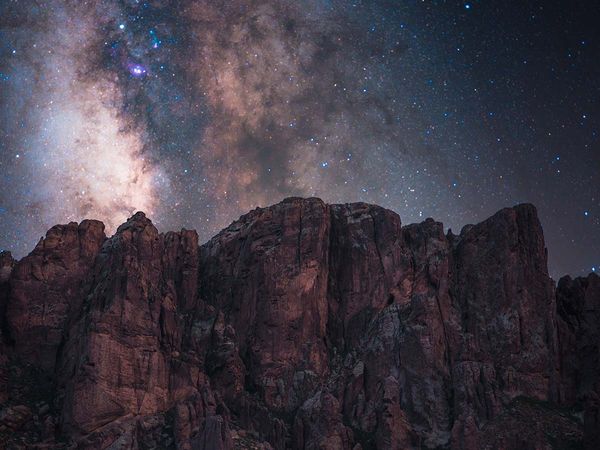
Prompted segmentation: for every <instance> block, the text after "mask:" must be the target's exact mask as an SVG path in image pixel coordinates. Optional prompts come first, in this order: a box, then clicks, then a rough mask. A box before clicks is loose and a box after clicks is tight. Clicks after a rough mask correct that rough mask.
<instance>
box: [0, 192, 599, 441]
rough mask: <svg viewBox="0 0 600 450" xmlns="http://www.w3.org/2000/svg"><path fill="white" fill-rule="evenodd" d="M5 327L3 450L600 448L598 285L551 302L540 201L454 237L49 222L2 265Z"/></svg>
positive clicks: (582, 281) (389, 227) (305, 207)
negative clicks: (204, 234)
mask: <svg viewBox="0 0 600 450" xmlns="http://www.w3.org/2000/svg"><path fill="white" fill-rule="evenodd" d="M0 332H1V338H2V339H1V343H0V405H1V407H0V445H3V446H4V447H8V448H26V447H27V446H28V445H29V446H30V447H32V448H90V449H105V448H111V449H142V448H143V449H146V448H157V449H158V448H160V449H170V448H172V449H175V448H177V449H223V450H225V449H232V448H252V449H283V448H295V449H338V448H339V449H353V450H358V449H363V450H366V449H370V448H381V449H384V448H385V449H388V448H389V449H400V448H446V449H479V448H500V449H520V448H532V449H542V448H544V449H546V448H582V447H583V446H585V447H586V448H590V449H591V448H598V446H599V445H600V435H599V433H598V430H599V429H600V349H599V343H600V278H599V277H597V276H595V275H590V276H589V277H588V278H578V279H575V280H573V279H571V278H569V277H566V278H564V279H562V280H561V281H560V282H559V284H558V287H557V288H556V289H555V287H554V282H553V281H552V280H551V279H550V277H549V276H548V272H547V262H546V250H545V246H544V239H543V233H542V228H541V225H540V223H539V221H538V219H537V215H536V211H535V208H534V207H533V206H531V205H518V206H516V207H514V208H507V209H504V210H502V211H500V212H498V213H497V214H495V215H494V216H493V217H491V218H489V219H488V220H486V221H484V222H482V223H480V224H478V225H469V226H466V227H465V228H464V229H463V230H462V231H461V233H460V234H459V235H453V234H452V233H450V232H449V233H447V234H445V233H444V229H443V225H442V224H441V223H439V222H435V221H433V220H432V219H427V220H426V221H425V222H422V223H420V224H413V225H408V226H404V227H403V226H402V225H401V222H400V218H399V217H398V215H396V214H395V213H393V212H391V211H389V210H385V209H383V208H380V207H377V206H373V205H367V204H362V203H357V204H346V205H327V204H325V203H323V202H322V201H321V200H319V199H300V198H290V199H286V200H284V201H283V202H282V203H280V204H277V205H274V206H272V207H269V208H263V209H256V210H254V211H251V212H250V213H248V214H246V215H245V216H243V217H241V218H240V219H239V220H238V221H236V222H234V223H232V224H231V225H230V226H229V227H228V228H226V229H225V230H223V231H222V232H221V233H219V234H218V235H217V236H215V237H214V238H213V239H211V240H210V241H209V242H207V243H206V244H204V245H202V246H199V245H198V238H197V235H196V233H195V232H193V231H187V230H182V231H181V232H178V233H173V232H169V233H166V234H161V233H159V232H158V231H157V229H156V228H155V227H154V225H153V224H152V223H151V221H150V220H149V219H148V218H146V217H145V216H144V215H143V214H142V213H137V214H136V215H134V216H133V217H132V218H131V219H129V220H128V221H127V223H125V224H123V225H122V226H121V227H120V228H119V229H118V230H117V232H116V233H115V235H114V236H112V237H110V238H107V237H106V236H105V235H104V226H103V225H102V224H101V223H100V222H97V221H84V222H82V223H81V224H79V225H78V224H75V223H71V224H69V225H63V226H60V225H59V226H56V227H54V228H52V229H51V230H50V231H49V232H48V234H47V236H46V238H45V239H43V240H41V241H40V243H39V244H38V245H37V247H36V248H35V250H34V251H33V252H32V253H31V254H30V255H29V256H27V257H25V258H23V259H22V260H21V261H18V262H16V261H14V260H13V258H12V257H11V256H10V254H8V253H2V254H0ZM36 445H37V446H38V447H35V446H36ZM11 446H12V447H11Z"/></svg>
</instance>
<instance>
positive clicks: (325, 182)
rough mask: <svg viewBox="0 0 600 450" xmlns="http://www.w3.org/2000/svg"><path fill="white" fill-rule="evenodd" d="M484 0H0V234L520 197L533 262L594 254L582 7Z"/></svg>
mask: <svg viewBox="0 0 600 450" xmlns="http://www.w3.org/2000/svg"><path fill="white" fill-rule="evenodd" d="M490 3H492V2H483V1H481V2H477V1H473V2H442V1H423V2H413V1H382V0H380V1H375V0H374V1H364V2H361V1H355V2H351V1H320V0H310V1H294V2H291V1H268V0H267V1H239V0H231V1H223V2H220V1H186V0H181V1H161V0H155V1H134V0H127V1H125V0H122V1H117V0H111V1H109V0H97V1H69V0H64V1H56V0H50V1H44V2H34V1H31V2H22V1H21V2H18V1H8V0H4V1H2V2H0V104H1V112H0V114H1V122H0V133H1V136H2V138H1V141H0V230H2V231H1V233H0V248H3V249H8V250H12V251H13V253H14V254H15V255H16V256H19V257H20V256H23V255H24V254H25V253H27V252H28V251H30V250H31V249H32V248H33V246H34V245H35V243H36V242H37V240H38V239H39V238H40V237H41V236H42V235H43V234H44V232H45V231H46V230H47V229H48V228H49V227H50V226H52V225H54V224H56V223H65V222H68V221H72V220H74V221H79V220H82V219H83V218H97V219H100V220H102V221H104V222H105V223H106V224H107V227H108V231H109V232H112V231H114V230H115V227H116V226H118V225H119V224H120V223H122V222H123V221H124V220H126V218H127V217H128V216H130V215H131V214H132V213H133V212H134V211H136V210H143V211H145V212H146V213H147V214H148V215H149V216H150V217H151V218H152V219H153V221H154V222H155V223H156V224H157V226H158V227H159V228H160V229H161V230H168V229H179V228H181V227H186V228H194V229H196V230H198V232H199V234H200V238H201V240H202V241H205V240H207V239H209V238H210V237H211V236H212V235H214V234H215V233H216V232H217V231H218V230H219V229H221V228H222V227H224V226H226V225H227V224H228V223H230V222H231V221H232V220H234V219H236V218H237V217H238V216H239V215H240V214H242V213H245V212H247V211H248V210H249V209H252V208H255V207H257V206H267V205H269V204H272V203H276V202H278V201H280V200H281V199H283V198H284V197H287V196H292V195H294V196H319V197H321V198H323V199H324V200H325V201H327V202H336V203H338V202H339V203H345V202H353V201H365V202H369V203H376V204H380V205H382V206H384V207H387V208H390V209H393V210H394V211H396V212H398V213H399V214H400V216H401V218H402V221H403V223H405V224H406V223H410V222H415V221H422V220H424V219H425V218H426V217H434V218H435V219H436V220H440V221H443V222H444V224H445V225H446V227H452V228H453V230H454V231H455V232H458V231H459V230H460V228H461V227H462V226H463V225H465V224H466V223H470V222H476V221H478V220H481V219H483V218H485V217H487V216H488V215H490V214H491V213H493V212H494V211H496V210H498V209H500V208H502V207H505V206H512V205H514V204H516V203H521V202H531V203H534V204H535V205H536V206H537V207H538V210H539V213H540V218H541V220H542V223H543V225H544V230H545V233H546V238H547V244H548V247H549V257H550V263H551V271H552V274H553V275H555V276H556V275H559V274H562V273H567V272H568V273H572V274H575V275H578V274H581V273H587V272H590V271H592V270H596V268H597V267H598V265H600V238H599V237H598V236H599V231H600V219H599V217H600V194H599V192H600V149H599V141H598V139H599V138H598V131H599V125H600V119H599V116H600V111H599V106H598V105H599V103H600V102H599V99H600V67H599V64H600V63H599V62H598V60H599V58H598V55H599V54H600V51H599V50H600V45H599V31H598V27H597V26H596V24H597V23H598V20H599V19H600V14H599V11H598V6H597V5H596V4H595V3H594V2H589V4H587V5H586V4H585V2H580V3H577V4H576V5H575V4H572V3H570V2H569V3H568V2H539V3H536V2H493V3H494V4H493V5H492V4H490ZM500 3H501V4H500ZM525 3H526V4H525ZM597 270H600V268H598V269H597Z"/></svg>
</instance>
